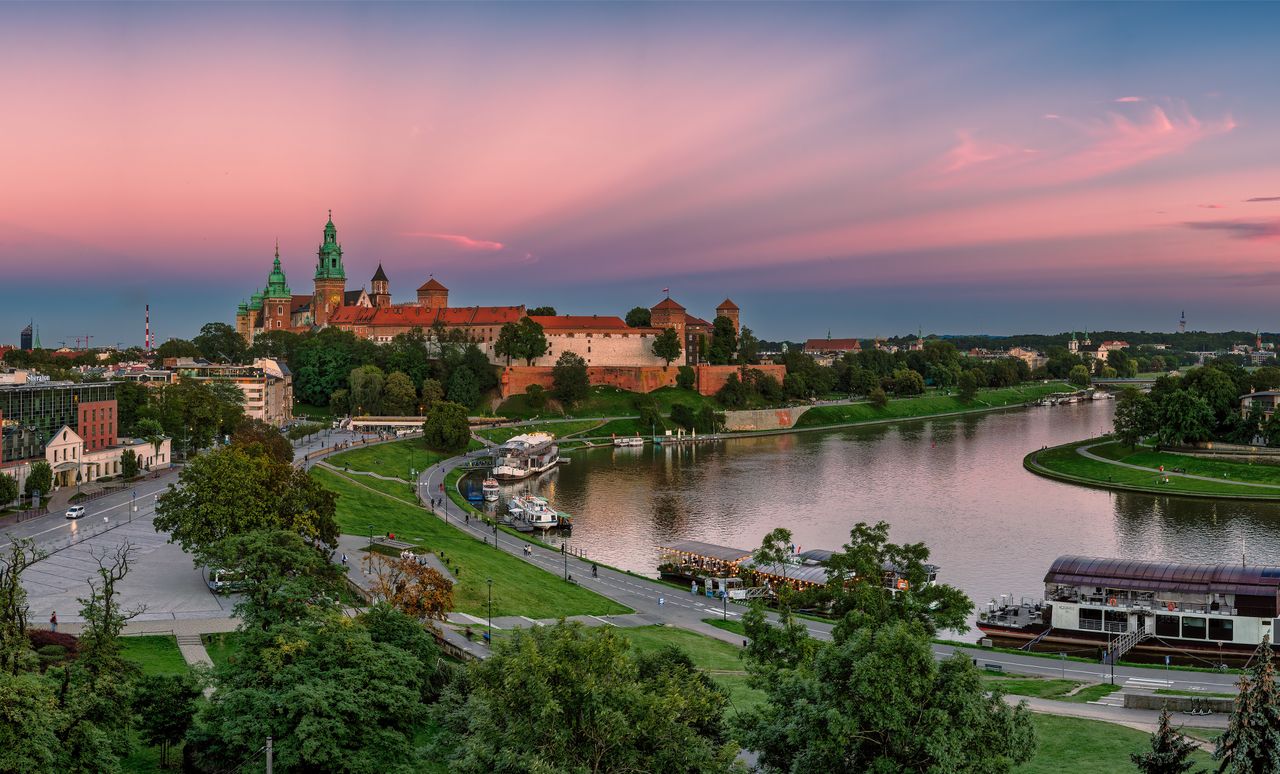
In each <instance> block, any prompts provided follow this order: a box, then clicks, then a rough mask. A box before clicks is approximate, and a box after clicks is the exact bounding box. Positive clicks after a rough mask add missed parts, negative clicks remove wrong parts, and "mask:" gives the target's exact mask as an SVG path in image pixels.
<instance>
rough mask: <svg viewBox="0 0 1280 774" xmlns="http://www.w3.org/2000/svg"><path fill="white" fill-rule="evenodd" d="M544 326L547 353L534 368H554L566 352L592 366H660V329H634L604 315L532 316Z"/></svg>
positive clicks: (621, 321)
mask: <svg viewBox="0 0 1280 774" xmlns="http://www.w3.org/2000/svg"><path fill="white" fill-rule="evenodd" d="M529 319H530V320H533V321H534V322H536V323H538V324H539V325H541V326H542V332H543V335H545V336H546V337H547V352H546V354H545V355H543V356H542V357H540V358H537V359H536V360H534V361H533V365H535V366H553V365H555V364H556V360H557V359H559V357H560V356H561V355H563V354H564V353H565V352H573V353H576V354H577V355H578V356H579V357H581V358H582V359H583V360H585V361H587V365H589V366H661V365H666V361H665V360H663V359H662V358H660V357H658V356H657V355H655V354H653V341H654V339H656V338H657V337H658V336H659V335H660V334H661V333H662V329H661V328H631V327H628V326H627V323H626V322H625V321H623V320H622V318H620V317H612V316H601V315H567V314H566V315H558V316H556V317H543V316H530V317H529Z"/></svg>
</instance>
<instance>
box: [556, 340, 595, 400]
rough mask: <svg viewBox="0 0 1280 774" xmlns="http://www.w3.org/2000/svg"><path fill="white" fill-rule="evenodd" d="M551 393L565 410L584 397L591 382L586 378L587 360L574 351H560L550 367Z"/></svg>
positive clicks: (588, 390)
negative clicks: (553, 364) (554, 362)
mask: <svg viewBox="0 0 1280 774" xmlns="http://www.w3.org/2000/svg"><path fill="white" fill-rule="evenodd" d="M551 385H552V387H551V393H552V395H554V396H555V398H556V400H558V401H560V404H561V405H562V406H564V407H565V409H566V410H567V409H568V408H569V407H571V406H573V405H574V404H575V403H577V402H579V401H581V400H583V399H585V398H586V397H587V395H588V394H589V392H590V389H591V382H590V381H589V380H588V379H587V361H585V360H583V359H582V357H581V356H580V355H578V354H576V353H574V352H562V353H561V354H560V357H559V358H557V359H556V364H555V366H553V367H552V369H551Z"/></svg>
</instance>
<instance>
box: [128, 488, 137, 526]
mask: <svg viewBox="0 0 1280 774" xmlns="http://www.w3.org/2000/svg"><path fill="white" fill-rule="evenodd" d="M137 502H138V490H137V489H134V490H133V491H131V492H130V493H129V521H130V523H132V522H133V512H134V511H136V510H138V506H137Z"/></svg>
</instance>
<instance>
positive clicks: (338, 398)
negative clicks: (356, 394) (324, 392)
mask: <svg viewBox="0 0 1280 774" xmlns="http://www.w3.org/2000/svg"><path fill="white" fill-rule="evenodd" d="M329 410H330V411H331V412H333V415H334V416H335V417H345V416H350V415H351V393H350V392H348V391H347V390H334V391H333V394H332V395H330V396H329Z"/></svg>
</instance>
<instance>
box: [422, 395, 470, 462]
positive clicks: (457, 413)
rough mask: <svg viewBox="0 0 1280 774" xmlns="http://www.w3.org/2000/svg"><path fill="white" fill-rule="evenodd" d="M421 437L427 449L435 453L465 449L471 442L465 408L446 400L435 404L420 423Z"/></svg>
mask: <svg viewBox="0 0 1280 774" xmlns="http://www.w3.org/2000/svg"><path fill="white" fill-rule="evenodd" d="M422 437H423V440H425V441H426V444H427V448H429V449H434V450H436V451H441V452H455V451H461V450H463V449H465V448H467V444H468V443H469V442H470V441H471V424H470V422H468V421H467V407H466V406H463V405H460V404H457V403H450V402H449V401H447V400H442V401H440V402H439V403H436V404H435V405H434V406H432V407H431V411H429V412H427V419H426V421H425V422H423V423H422Z"/></svg>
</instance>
